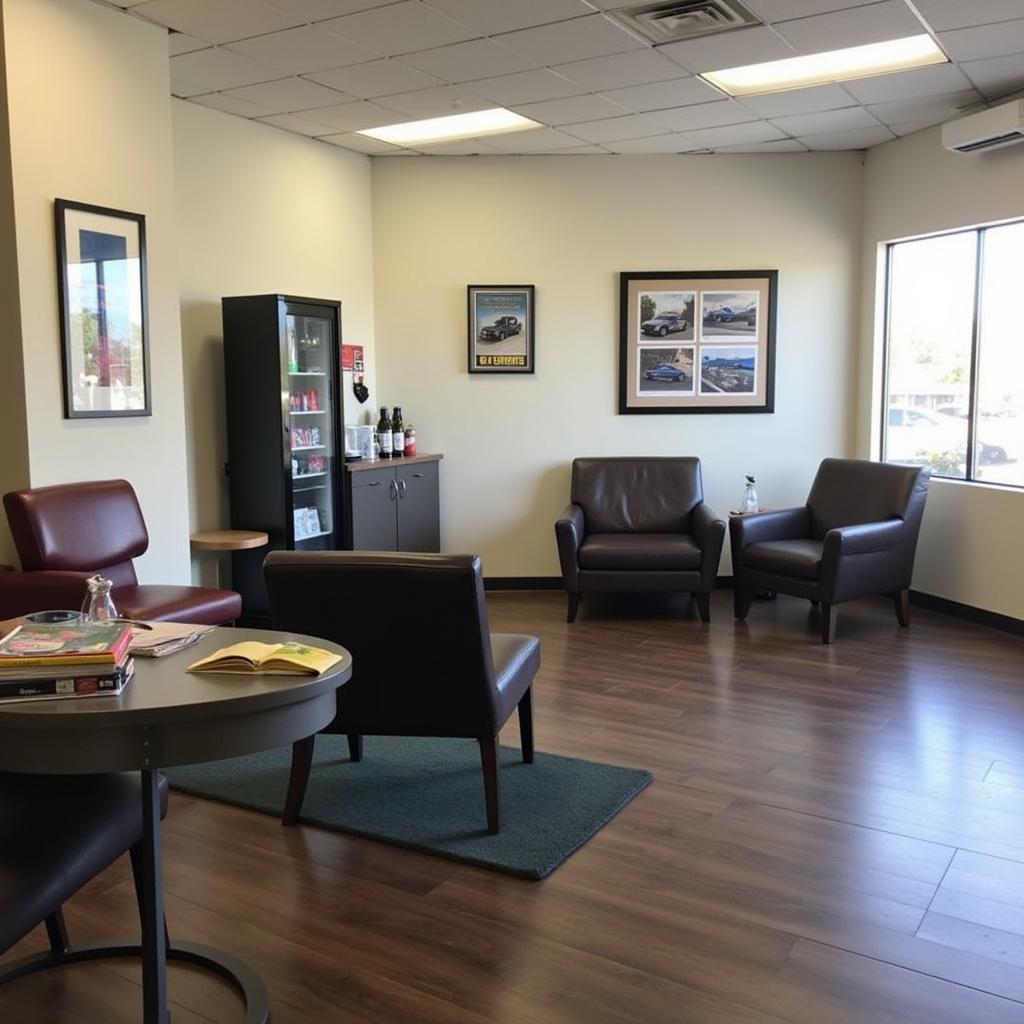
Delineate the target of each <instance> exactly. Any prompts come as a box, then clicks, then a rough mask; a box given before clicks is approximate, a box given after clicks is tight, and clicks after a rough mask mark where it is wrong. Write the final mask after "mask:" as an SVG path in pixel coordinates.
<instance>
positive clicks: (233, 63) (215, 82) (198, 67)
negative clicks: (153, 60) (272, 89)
mask: <svg viewBox="0 0 1024 1024" xmlns="http://www.w3.org/2000/svg"><path fill="white" fill-rule="evenodd" d="M280 77H281V72H280V71H278V70H277V69H276V68H270V67H267V66H266V65H265V64H261V63H259V61H255V60H251V59H250V58H249V57H244V56H242V54H240V53H234V52H233V51H231V50H225V49H224V48H223V47H219V46H218V47H215V48H212V49H209V50H196V51H195V53H183V54H182V55H181V56H180V57H172V58H171V78H175V79H180V80H181V81H184V82H192V83H193V84H195V85H203V86H206V91H212V90H216V89H235V88H238V87H239V86H242V85H254V84H255V83H256V82H269V81H270V80H271V79H273V78H280Z"/></svg>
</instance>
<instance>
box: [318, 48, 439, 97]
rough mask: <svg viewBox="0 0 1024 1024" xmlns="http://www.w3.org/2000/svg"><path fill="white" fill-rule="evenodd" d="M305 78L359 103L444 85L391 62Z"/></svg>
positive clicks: (383, 61)
mask: <svg viewBox="0 0 1024 1024" xmlns="http://www.w3.org/2000/svg"><path fill="white" fill-rule="evenodd" d="M305 77H307V78H310V79H312V80H313V81H314V82H320V83H322V84H323V85H329V86H330V87H331V88H332V89H340V90H341V91H342V92H346V93H348V94H349V95H350V96H358V97H359V98H360V99H362V100H371V99H376V98H377V97H378V96H389V95H391V94H393V93H399V92H409V91H411V90H414V89H429V88H431V87H432V86H435V85H443V84H444V83H443V82H440V81H439V80H438V79H436V78H434V76H433V75H425V74H424V73H423V72H422V71H417V70H416V69H415V68H410V67H406V66H405V65H404V64H399V63H398V61H397V60H394V59H392V58H385V59H384V60H371V61H369V62H368V63H366V64H352V65H350V66H349V67H347V68H335V69H334V70H332V71H318V72H316V73H315V74H312V75H306V76H305Z"/></svg>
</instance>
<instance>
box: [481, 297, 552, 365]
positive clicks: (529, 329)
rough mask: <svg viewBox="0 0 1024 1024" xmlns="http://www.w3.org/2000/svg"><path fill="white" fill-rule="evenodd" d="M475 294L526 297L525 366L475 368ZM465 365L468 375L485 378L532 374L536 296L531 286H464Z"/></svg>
mask: <svg viewBox="0 0 1024 1024" xmlns="http://www.w3.org/2000/svg"><path fill="white" fill-rule="evenodd" d="M477 292H523V293H524V294H525V295H526V308H527V315H526V365H525V366H506V367H495V368H494V369H491V368H488V367H483V366H476V365H475V364H474V359H473V348H474V345H475V343H476V340H477V339H476V338H475V337H474V333H475V332H474V324H475V322H476V320H475V312H476V311H475V309H474V303H473V298H474V295H475V294H476V293H477ZM466 314H467V315H466V365H467V367H468V370H469V372H470V373H479V374H483V375H485V376H487V375H491V374H497V373H533V372H534V371H535V369H536V366H537V352H536V344H535V338H536V327H537V294H536V288H535V287H534V286H533V285H532V284H470V285H467V286H466Z"/></svg>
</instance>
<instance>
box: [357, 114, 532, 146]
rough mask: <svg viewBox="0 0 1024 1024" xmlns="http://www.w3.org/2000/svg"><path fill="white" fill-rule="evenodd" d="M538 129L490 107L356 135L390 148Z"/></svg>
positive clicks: (368, 130) (528, 120) (393, 125)
mask: <svg viewBox="0 0 1024 1024" xmlns="http://www.w3.org/2000/svg"><path fill="white" fill-rule="evenodd" d="M541 127H543V126H542V125H541V124H539V123H538V122H537V121H531V120H530V118H528V117H523V116H522V115H521V114H513V113H512V111H511V110H506V109H505V108H504V107H494V108H492V109H491V110H474V111H472V112H470V113H468V114H451V115H449V116H448V117H431V118H428V119H427V120H426V121H408V122H406V123H405V124H389V125H385V126H384V127H383V128H367V129H366V130H365V131H361V132H359V133H358V134H359V135H369V136H370V138H371V139H380V141H381V142H390V143H391V144H392V145H393V146H417V145H418V146H423V145H426V144H427V143H429V142H448V141H450V140H451V139H476V138H479V137H480V136H481V135H500V134H501V133H502V132H521V131H523V130H524V129H526V128H541Z"/></svg>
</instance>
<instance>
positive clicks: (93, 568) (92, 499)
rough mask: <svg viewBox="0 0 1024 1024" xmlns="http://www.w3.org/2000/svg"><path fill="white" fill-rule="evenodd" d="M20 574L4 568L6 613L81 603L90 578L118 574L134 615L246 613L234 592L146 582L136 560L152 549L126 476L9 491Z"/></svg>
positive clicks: (0, 613)
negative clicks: (137, 571)
mask: <svg viewBox="0 0 1024 1024" xmlns="http://www.w3.org/2000/svg"><path fill="white" fill-rule="evenodd" d="M4 508H5V509H6V511H7V522H8V524H9V525H10V528H11V536H12V537H13V538H14V544H15V547H16V548H17V549H18V557H19V558H20V559H21V569H22V571H21V572H0V618H13V617H15V616H17V615H25V614H27V613H29V612H36V611H43V610H46V609H50V608H67V609H71V610H76V609H78V608H80V607H81V606H82V601H83V600H84V597H85V592H86V582H85V581H86V580H87V579H88V578H89V577H90V576H93V575H95V574H96V573H99V574H100V575H102V576H105V577H106V578H107V579H109V580H111V581H112V582H113V584H114V588H113V590H112V592H111V596H112V597H113V599H114V604H115V606H116V607H117V611H118V614H120V615H123V616H124V617H125V618H129V619H144V620H150V621H157V622H159V621H169V622H197V623H204V624H206V625H210V626H219V625H221V624H223V623H225V622H232V621H233V620H234V619H237V618H238V616H239V615H240V614H241V612H242V599H241V597H240V596H239V595H238V594H237V593H235V591H233V590H217V589H215V588H212V587H189V586H161V585H153V584H143V585H140V584H139V581H138V579H137V578H136V576H135V567H134V566H133V565H132V559H133V558H137V557H138V556H139V555H141V554H143V553H144V552H145V551H146V549H147V548H148V547H149V534H148V533H147V532H146V522H145V520H144V519H143V518H142V509H141V508H140V507H139V499H138V498H137V497H136V495H135V491H134V489H133V488H132V485H131V484H130V483H128V481H127V480H99V481H94V482H87V483H75V484H59V485H57V486H55V487H37V488H33V489H31V490H24V491H11V492H10V493H8V494H5V495H4Z"/></svg>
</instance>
